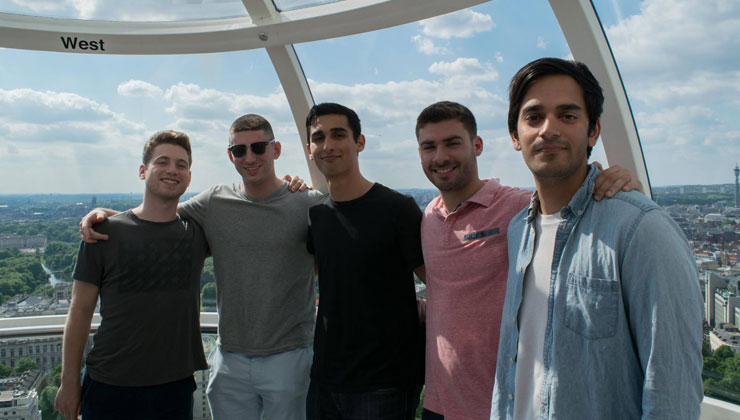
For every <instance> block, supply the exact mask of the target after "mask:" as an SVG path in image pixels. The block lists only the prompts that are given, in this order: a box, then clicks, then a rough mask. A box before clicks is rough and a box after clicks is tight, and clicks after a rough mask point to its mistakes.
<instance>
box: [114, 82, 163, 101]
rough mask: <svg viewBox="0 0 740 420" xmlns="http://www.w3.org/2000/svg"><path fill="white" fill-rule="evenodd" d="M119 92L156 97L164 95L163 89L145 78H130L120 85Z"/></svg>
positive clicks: (132, 95) (124, 94)
mask: <svg viewBox="0 0 740 420" xmlns="http://www.w3.org/2000/svg"><path fill="white" fill-rule="evenodd" d="M118 94H119V95H121V96H131V97H149V98H154V97H157V96H161V95H162V89H160V88H159V86H155V85H153V84H151V83H148V82H145V81H143V80H129V81H127V82H123V83H121V84H119V85H118Z"/></svg>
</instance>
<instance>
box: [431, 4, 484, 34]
mask: <svg viewBox="0 0 740 420" xmlns="http://www.w3.org/2000/svg"><path fill="white" fill-rule="evenodd" d="M419 24H420V25H421V26H422V28H423V29H422V32H423V33H424V35H426V36H431V37H434V38H442V39H450V38H470V37H471V36H473V35H474V34H475V33H477V32H486V31H490V30H491V29H493V28H494V27H495V26H496V24H495V23H493V18H491V16H490V15H487V14H484V13H478V12H476V11H473V10H470V9H465V10H460V11H457V12H453V13H448V14H446V15H442V16H437V17H433V18H431V19H426V20H422V21H421V22H419Z"/></svg>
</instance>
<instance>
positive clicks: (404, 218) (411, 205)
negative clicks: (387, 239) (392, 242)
mask: <svg viewBox="0 0 740 420" xmlns="http://www.w3.org/2000/svg"><path fill="white" fill-rule="evenodd" d="M422 216H423V214H422V212H421V209H420V208H419V206H418V205H417V204H416V201H414V199H413V198H411V197H409V196H405V197H404V199H403V203H402V204H401V207H400V209H399V211H398V213H397V215H396V218H395V219H394V221H393V224H394V228H395V232H396V240H397V241H398V246H399V249H400V250H401V255H402V256H403V259H404V264H405V267H406V268H407V269H408V270H415V269H417V268H419V267H421V266H422V265H424V256H423V254H422V251H421V219H422Z"/></svg>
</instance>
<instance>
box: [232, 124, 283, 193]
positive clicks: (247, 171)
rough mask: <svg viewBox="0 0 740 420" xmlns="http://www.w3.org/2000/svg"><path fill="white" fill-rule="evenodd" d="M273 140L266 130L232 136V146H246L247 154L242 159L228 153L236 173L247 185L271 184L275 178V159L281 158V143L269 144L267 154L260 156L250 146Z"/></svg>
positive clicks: (243, 132) (250, 131)
mask: <svg viewBox="0 0 740 420" xmlns="http://www.w3.org/2000/svg"><path fill="white" fill-rule="evenodd" d="M270 140H272V139H271V138H269V136H268V135H267V134H266V133H265V131H264V130H249V131H238V132H236V133H234V134H233V135H232V136H231V142H230V145H231V146H233V145H236V144H244V145H246V146H247V153H246V154H245V155H244V156H242V157H234V155H233V154H232V153H231V151H228V154H229V159H230V160H231V162H232V163H233V164H234V167H235V168H236V171H237V172H239V174H240V175H241V176H242V180H243V181H244V184H245V185H255V186H257V185H260V184H264V183H267V182H271V181H272V180H273V179H274V178H275V159H277V158H278V157H279V156H280V150H281V149H280V143H279V142H275V143H271V144H268V145H267V147H266V149H265V153H263V154H261V155H258V154H256V153H254V152H253V151H252V148H251V147H250V146H249V145H251V144H252V143H256V142H266V141H270Z"/></svg>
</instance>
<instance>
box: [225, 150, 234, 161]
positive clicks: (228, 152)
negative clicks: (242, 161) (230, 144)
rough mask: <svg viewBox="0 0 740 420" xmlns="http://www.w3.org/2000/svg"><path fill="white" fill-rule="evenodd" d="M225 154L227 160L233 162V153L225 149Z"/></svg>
mask: <svg viewBox="0 0 740 420" xmlns="http://www.w3.org/2000/svg"><path fill="white" fill-rule="evenodd" d="M226 154H227V155H228V156H229V160H230V161H231V162H232V163H233V162H234V155H232V154H231V150H229V149H226Z"/></svg>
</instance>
